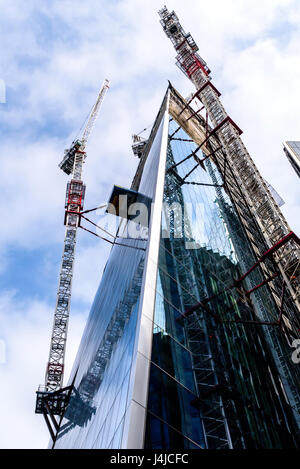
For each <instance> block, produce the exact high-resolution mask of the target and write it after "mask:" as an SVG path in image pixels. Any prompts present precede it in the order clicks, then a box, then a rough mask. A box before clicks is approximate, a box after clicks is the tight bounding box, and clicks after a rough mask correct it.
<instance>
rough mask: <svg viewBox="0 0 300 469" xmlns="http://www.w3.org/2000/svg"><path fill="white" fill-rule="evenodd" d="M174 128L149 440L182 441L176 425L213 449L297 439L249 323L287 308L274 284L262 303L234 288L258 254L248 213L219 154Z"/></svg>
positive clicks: (258, 277) (259, 334)
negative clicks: (239, 208)
mask: <svg viewBox="0 0 300 469" xmlns="http://www.w3.org/2000/svg"><path fill="white" fill-rule="evenodd" d="M169 127H170V128H169V134H170V135H173V137H172V138H170V139H169V145H168V151H167V169H166V174H165V188H164V211H163V215H162V232H161V240H160V254H159V269H158V276H157V287H156V304H155V318H154V322H155V324H154V326H153V346H152V363H153V364H152V365H151V373H150V387H149V398H148V410H149V411H150V412H151V416H150V414H149V415H148V417H147V432H146V439H145V446H147V447H153V448H159V447H162V448H165V447H166V448H173V449H175V448H176V447H177V446H176V445H177V442H178V440H177V439H178V438H179V437H178V435H174V436H173V437H172V438H173V439H172V438H171V437H170V436H169V433H168V432H169V429H168V428H167V429H166V427H168V426H170V427H171V428H173V429H176V431H178V432H180V433H182V434H183V435H184V436H186V437H188V438H190V439H191V440H193V442H194V443H197V444H199V445H200V446H205V447H206V448H209V449H215V448H219V449H223V448H232V447H233V448H277V447H278V448H282V447H285V446H288V447H293V445H294V442H293V438H292V437H291V434H290V430H289V425H290V424H291V425H293V423H292V420H291V419H290V420H289V424H288V425H284V424H283V422H287V419H289V417H288V416H289V415H290V409H288V408H287V407H285V408H284V407H283V406H282V403H283V402H285V399H284V396H283V393H282V389H281V385H280V376H279V375H278V372H276V365H275V364H274V362H273V358H272V356H271V353H270V348H269V345H268V342H267V340H266V337H265V332H264V329H263V328H262V327H261V326H260V327H257V326H255V325H250V324H247V325H246V323H242V322H240V321H241V320H243V321H253V320H255V319H256V320H258V319H259V318H260V319H264V320H269V321H270V318H271V320H272V318H274V320H276V318H277V317H278V311H277V309H276V307H275V305H274V303H273V300H272V298H271V295H270V294H269V290H268V286H267V285H265V286H263V287H261V288H260V289H259V291H257V292H256V293H255V295H254V303H253V302H252V300H251V299H250V297H249V296H248V297H247V300H246V299H245V296H244V295H243V294H242V293H241V289H240V288H236V287H235V286H234V285H235V284H234V282H235V280H236V279H238V278H239V277H241V274H242V273H244V272H247V270H248V269H249V268H250V267H252V266H253V264H254V263H255V261H256V258H255V256H254V254H253V252H252V249H251V247H250V244H249V242H248V240H247V237H246V234H245V232H244V228H243V226H242V224H241V222H240V218H239V216H238V214H237V212H236V209H235V207H234V206H233V205H232V202H231V200H230V199H229V196H228V194H227V193H226V191H225V190H224V187H223V180H222V177H221V175H220V173H219V171H218V168H217V166H216V165H215V164H214V162H213V161H211V160H210V159H205V155H204V154H203V153H202V152H201V151H200V150H198V151H197V152H195V150H196V148H197V147H196V145H195V144H194V143H193V142H191V141H190V139H189V136H188V135H187V134H186V133H185V132H184V131H183V130H182V129H180V130H179V131H177V132H176V134H174V132H175V131H176V130H177V129H178V124H177V123H176V122H175V121H174V120H172V122H170V125H169ZM200 160H203V161H200ZM262 280H263V277H262V274H261V272H260V271H259V269H257V270H256V271H253V272H252V273H251V274H250V275H249V277H248V278H247V280H246V281H245V282H244V288H245V289H251V288H253V287H254V286H256V285H258V284H260V283H261V281H262ZM257 315H259V318H258V317H257ZM269 331H270V328H269V329H268V333H267V338H268V337H269V336H268V334H269ZM155 365H157V366H155ZM158 367H159V368H158ZM191 391H192V392H193V393H194V394H192V393H191ZM197 397H198V398H197ZM153 414H154V416H155V417H159V419H161V420H162V421H163V422H164V423H162V422H161V420H159V419H156V418H154V417H153ZM165 433H166V434H165ZM183 444H184V443H183ZM172 445H174V446H172Z"/></svg>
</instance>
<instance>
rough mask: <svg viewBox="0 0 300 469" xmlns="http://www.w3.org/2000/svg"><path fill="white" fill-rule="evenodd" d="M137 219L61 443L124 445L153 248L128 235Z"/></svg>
mask: <svg viewBox="0 0 300 469" xmlns="http://www.w3.org/2000/svg"><path fill="white" fill-rule="evenodd" d="M163 122H164V119H163V117H161V116H160V122H157V127H158V128H157V131H156V135H155V138H154V139H153V143H152V146H151V149H150V152H149V154H148V158H147V161H146V164H145V167H144V169H143V175H142V179H141V183H140V189H139V190H140V192H141V193H142V194H144V195H146V196H148V197H150V198H151V199H152V198H153V197H154V193H155V189H156V182H157V170H158V164H159V155H160V148H161V140H162V129H163ZM132 223H133V222H127V221H126V222H125V219H124V220H123V222H122V223H121V225H120V227H119V236H120V237H119V239H118V242H120V243H123V244H124V246H121V245H115V246H114V247H113V248H112V250H111V253H110V256H109V260H108V262H107V264H106V267H105V269H104V272H103V277H102V280H101V283H100V286H99V289H98V291H97V294H96V297H95V300H94V303H93V305H92V308H91V312H90V315H89V318H88V321H87V325H86V328H85V331H84V334H83V338H82V341H81V344H80V348H79V351H78V353H77V357H76V360H75V363H74V366H73V370H72V374H71V379H70V383H69V384H71V383H73V385H74V390H73V392H72V396H71V400H70V404H69V406H68V408H67V411H66V414H65V416H64V418H63V420H62V422H61V425H60V430H59V432H58V436H57V440H56V443H55V448H119V447H120V446H121V444H122V437H123V430H124V428H123V427H124V419H125V413H126V410H127V408H128V406H129V403H130V395H129V384H130V383H129V381H130V373H131V367H132V362H133V357H134V343H135V338H136V332H137V331H136V328H137V324H138V322H139V321H138V314H139V301H140V294H141V286H142V279H143V273H144V264H145V256H146V248H147V241H144V240H143V237H140V238H136V239H129V238H128V232H132V231H133V230H134V226H132ZM130 225H131V226H130ZM120 233H124V241H122V236H121V234H120ZM129 246H131V247H129Z"/></svg>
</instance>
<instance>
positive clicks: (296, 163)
mask: <svg viewBox="0 0 300 469" xmlns="http://www.w3.org/2000/svg"><path fill="white" fill-rule="evenodd" d="M283 149H284V152H285V154H286V156H287V158H288V160H289V162H290V163H291V165H292V166H293V168H294V170H295V171H296V173H297V174H298V176H299V177H300V142H285V143H284V144H283Z"/></svg>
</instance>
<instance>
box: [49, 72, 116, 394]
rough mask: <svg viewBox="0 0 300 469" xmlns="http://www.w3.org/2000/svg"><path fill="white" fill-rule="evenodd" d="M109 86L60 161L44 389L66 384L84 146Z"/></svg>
mask: <svg viewBox="0 0 300 469" xmlns="http://www.w3.org/2000/svg"><path fill="white" fill-rule="evenodd" d="M108 88H109V81H108V80H107V79H105V80H104V83H103V86H102V87H101V90H100V92H99V95H98V97H97V101H96V103H95V105H94V106H93V108H92V111H91V113H90V115H89V118H88V121H87V124H86V126H85V129H84V131H83V135H82V138H81V139H80V140H75V141H74V142H73V143H72V145H71V147H70V149H68V150H66V151H65V156H64V159H63V161H62V162H61V163H60V164H59V167H60V168H61V169H62V170H63V171H64V172H65V173H66V174H71V173H72V178H71V180H70V181H69V182H68V183H67V190H66V200H65V222H64V223H65V225H66V232H65V240H64V247H63V254H62V261H61V268H60V274H59V281H58V291H57V299H56V306H55V312H54V322H53V329H52V335H51V343H50V353H49V360H48V364H47V368H46V376H45V392H54V391H58V390H59V389H61V388H62V385H63V376H64V360H65V350H66V340H67V331H68V322H69V312H70V301H71V291H72V277H73V268H74V258H75V247H76V235H77V228H78V226H79V224H80V213H81V211H82V209H83V203H84V196H85V184H84V183H83V181H82V169H83V163H84V160H85V158H86V153H85V148H86V145H87V142H88V138H89V136H90V133H91V130H92V128H93V126H94V124H95V121H96V119H97V116H98V113H99V110H100V106H101V103H102V101H103V99H104V96H105V94H106V92H107V90H108Z"/></svg>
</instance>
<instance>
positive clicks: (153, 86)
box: [0, 0, 300, 448]
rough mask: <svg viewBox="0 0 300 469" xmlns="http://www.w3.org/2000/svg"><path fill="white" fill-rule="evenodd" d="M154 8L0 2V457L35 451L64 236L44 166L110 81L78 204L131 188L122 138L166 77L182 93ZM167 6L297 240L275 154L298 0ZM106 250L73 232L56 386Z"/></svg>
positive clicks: (185, 89) (289, 130)
mask: <svg viewBox="0 0 300 469" xmlns="http://www.w3.org/2000/svg"><path fill="white" fill-rule="evenodd" d="M162 6H163V3H162V2H160V1H157V0H144V1H143V2H141V1H137V0H118V1H110V2H108V1H103V0H86V1H85V2H81V1H79V0H72V1H71V0H51V1H50V0H49V1H47V0H39V1H37V0H27V2H26V8H24V2H22V1H21V0H6V1H5V0H0V11H1V15H0V30H1V42H0V57H1V59H0V80H4V82H5V85H6V103H0V123H1V125H0V135H1V150H2V152H1V153H2V155H1V163H2V168H1V176H0V177H1V188H2V197H1V215H2V217H1V219H2V224H1V226H2V229H1V231H0V253H1V265H0V273H1V278H0V325H1V328H0V341H1V344H5V360H4V363H0V379H1V383H2V385H1V399H0V402H1V406H3V408H1V409H0V412H1V416H2V422H3V420H4V422H3V424H2V425H1V429H0V447H2V448H9V447H10V448H16V447H23V448H38V447H41V448H43V447H45V446H46V445H47V442H48V434H47V430H46V428H45V426H44V422H43V419H42V418H41V417H40V416H36V415H34V400H35V396H34V392H35V389H36V387H37V386H38V385H39V384H40V383H42V382H43V377H44V370H45V365H46V362H47V358H48V347H49V340H50V331H51V325H52V315H53V310H54V304H55V294H56V286H57V278H58V270H59V265H60V256H61V251H62V243H63V237H64V226H63V212H64V196H65V185H66V182H67V178H66V175H65V174H64V173H63V172H62V171H61V170H59V168H58V166H57V165H58V163H59V162H60V160H61V158H62V156H63V150H64V148H66V147H67V146H68V145H69V144H70V143H71V141H72V139H73V138H74V136H75V135H76V134H77V132H78V130H79V129H80V127H81V125H82V123H83V121H84V120H85V118H86V116H87V114H88V112H89V110H90V108H91V106H92V104H93V102H94V101H95V99H96V96H97V93H98V90H99V88H100V86H101V83H102V81H103V79H104V78H105V77H107V78H109V79H110V80H111V88H110V90H109V91H108V93H107V96H106V98H105V101H104V103H103V107H102V109H101V113H100V116H99V119H98V121H97V123H96V126H95V128H94V131H93V134H92V136H91V139H90V143H89V146H88V159H87V164H86V165H85V168H84V181H85V183H86V184H87V193H86V201H85V207H86V208H90V207H95V206H98V205H99V204H101V203H103V202H106V201H107V199H108V197H109V195H110V192H111V189H112V185H113V184H120V185H123V186H126V185H129V184H130V182H131V179H132V177H133V174H134V171H135V169H136V166H137V161H136V159H135V158H134V157H133V155H132V154H131V149H130V145H131V135H132V133H134V132H139V131H140V130H142V129H143V128H145V127H148V126H149V125H150V124H151V123H152V122H153V120H154V118H155V116H156V113H157V111H158V108H159V105H160V102H161V100H162V97H163V95H164V92H165V89H166V86H167V80H170V81H171V82H172V83H173V85H174V86H175V87H176V88H177V89H178V90H179V92H181V93H182V94H183V96H187V95H188V94H190V93H191V92H192V90H193V88H192V85H191V84H190V83H189V81H188V80H187V79H186V78H185V77H184V76H183V75H182V73H181V72H180V71H179V69H178V68H177V67H176V66H175V63H174V50H173V48H172V46H171V43H170V42H169V40H168V39H167V38H166V36H165V35H164V33H163V31H162V29H161V27H160V24H159V21H158V15H157V10H158V9H159V8H161V7H162ZM167 7H168V8H169V9H170V10H171V9H175V11H176V13H177V14H178V16H179V18H180V20H181V21H182V24H183V26H184V28H185V29H186V31H190V32H191V33H192V35H193V37H194V38H195V40H196V41H197V43H198V45H199V49H200V54H201V55H202V56H203V58H204V59H205V60H206V61H207V63H208V64H209V66H210V68H211V70H212V79H213V83H214V84H215V86H216V87H217V88H218V89H219V90H220V91H221V92H222V99H223V103H224V105H225V107H226V108H227V110H228V112H229V114H230V115H231V117H232V118H233V119H234V120H235V121H236V122H237V124H238V125H239V126H240V127H241V128H242V129H243V130H244V135H243V139H244V142H245V143H246V145H247V147H248V149H249V150H250V153H251V155H252V157H253V159H254V161H255V163H256V164H257V166H258V168H259V170H260V171H261V172H262V173H263V175H264V177H265V178H266V179H267V180H268V181H269V182H270V183H271V184H272V185H273V186H274V187H275V188H276V189H277V191H278V192H279V193H280V195H281V196H282V197H283V199H284V200H285V202H286V204H285V206H284V207H283V212H284V214H285V216H286V217H287V219H288V221H289V223H290V225H291V227H292V229H294V231H296V232H297V233H298V235H299V234H300V221H299V205H300V202H299V200H300V197H299V196H300V188H299V179H298V178H297V176H296V175H295V173H294V172H293V170H292V168H291V167H290V165H289V163H288V161H287V160H286V158H285V157H284V155H283V150H282V145H281V142H282V141H284V140H297V139H298V140H300V120H299V102H300V99H299V98H300V89H299V76H300V61H299V41H300V29H299V24H300V3H299V1H298V0H239V1H238V2H237V1H236V0H227V1H226V2H224V1H223V0H211V1H210V2H199V1H198V0H190V1H189V2H182V1H180V0H170V1H169V2H168V3H167ZM108 253H109V246H108V245H105V244H104V243H103V242H100V241H99V240H97V239H96V238H95V239H94V238H92V237H91V236H89V235H88V234H86V233H84V232H80V233H79V236H78V245H77V258H76V266H75V272H74V284H73V297H72V313H71V321H70V334H69V341H68V350H67V371H66V375H67V374H68V372H69V371H70V366H71V364H72V361H73V359H74V354H75V352H76V349H77V347H78V342H79V340H80V336H81V333H82V329H83V327H84V324H85V320H86V316H87V314H88V311H89V308H90V305H91V302H92V300H93V296H94V294H95V291H96V288H97V285H98V283H99V280H100V278H101V273H102V270H103V267H104V265H105V261H106V259H107V256H108ZM0 358H1V357H0ZM0 361H1V360H0ZM16 421H17V422H18V425H17V426H16V425H15V422H16ZM1 432H4V433H3V434H1Z"/></svg>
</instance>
